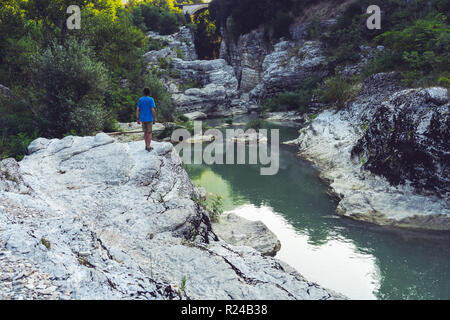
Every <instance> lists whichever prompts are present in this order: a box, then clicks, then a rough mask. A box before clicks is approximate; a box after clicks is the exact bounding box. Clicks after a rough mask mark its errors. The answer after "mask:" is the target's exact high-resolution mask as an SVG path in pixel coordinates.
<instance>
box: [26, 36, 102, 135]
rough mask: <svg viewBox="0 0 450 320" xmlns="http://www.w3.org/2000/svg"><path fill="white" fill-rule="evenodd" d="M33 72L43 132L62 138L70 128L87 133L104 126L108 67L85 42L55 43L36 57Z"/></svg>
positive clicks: (79, 132)
mask: <svg viewBox="0 0 450 320" xmlns="http://www.w3.org/2000/svg"><path fill="white" fill-rule="evenodd" d="M33 71H34V74H33V78H34V85H35V87H36V88H37V89H36V102H35V103H36V105H37V110H38V114H39V116H40V117H41V118H40V120H41V129H42V131H43V132H45V133H46V134H48V135H50V136H57V137H61V136H62V135H63V134H64V133H66V132H67V131H68V130H69V129H73V130H75V131H76V132H77V133H78V134H81V135H87V134H90V133H93V132H95V131H97V130H100V129H102V128H103V125H104V123H105V119H106V111H105V109H104V96H105V92H106V90H107V88H108V70H107V69H106V68H105V66H104V65H103V63H100V62H97V61H95V59H94V54H93V52H92V50H91V49H90V48H89V47H88V45H87V42H81V43H78V42H76V41H73V40H70V41H68V42H67V43H65V45H64V46H63V45H58V44H55V43H54V44H53V45H52V46H51V48H49V49H47V50H45V51H44V52H43V53H42V54H41V55H39V56H37V57H35V62H34V66H33Z"/></svg>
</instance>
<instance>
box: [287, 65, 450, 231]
mask: <svg viewBox="0 0 450 320" xmlns="http://www.w3.org/2000/svg"><path fill="white" fill-rule="evenodd" d="M449 108H450V103H449V99H448V92H447V90H446V89H444V88H438V87H436V88H427V89H420V88H419V89H403V88H401V87H400V86H399V85H398V75H396V74H395V73H390V74H377V75H374V76H372V77H370V78H369V79H367V80H366V81H365V82H364V83H362V84H361V86H360V88H359V94H358V96H357V97H356V99H355V100H354V101H353V102H352V103H351V104H350V105H349V106H348V108H346V109H345V110H342V111H339V112H336V111H334V110H326V111H323V112H322V113H320V114H319V115H318V117H317V118H316V119H315V120H313V121H312V122H311V124H310V125H309V126H307V127H306V128H304V129H302V130H301V133H300V137H299V138H298V139H297V140H295V141H293V142H291V143H294V144H298V145H299V147H300V153H299V154H300V156H301V157H303V158H305V159H307V160H310V161H312V162H313V163H314V164H316V165H317V167H318V168H319V169H320V171H321V175H322V177H323V178H324V179H326V180H327V181H329V183H330V186H331V188H332V190H333V191H334V192H335V193H336V195H337V196H338V197H339V198H340V201H339V205H338V208H337V213H338V214H340V215H343V216H346V217H350V218H353V219H357V220H362V221H367V222H371V223H375V224H380V225H386V226H395V227H406V228H416V229H431V230H450V207H449V201H448V199H449V194H450V190H449V176H450V175H449V168H448V161H449V158H448V152H449V144H448V142H449V141H450V135H449V132H450V130H449V124H450V118H449Z"/></svg>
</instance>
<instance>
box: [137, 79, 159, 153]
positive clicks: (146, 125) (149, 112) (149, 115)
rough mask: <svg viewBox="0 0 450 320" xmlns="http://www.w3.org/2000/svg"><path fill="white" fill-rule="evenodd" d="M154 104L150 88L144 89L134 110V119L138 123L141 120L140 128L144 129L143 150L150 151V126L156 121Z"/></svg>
mask: <svg viewBox="0 0 450 320" xmlns="http://www.w3.org/2000/svg"><path fill="white" fill-rule="evenodd" d="M155 108H156V105H155V100H153V98H152V97H150V89H149V88H145V89H144V96H143V97H142V98H140V99H139V103H138V106H137V110H136V121H137V123H138V124H141V122H142V129H143V130H144V140H145V150H147V151H148V152H150V151H152V150H153V148H152V147H150V144H151V143H152V127H153V125H154V124H155V123H156V111H155Z"/></svg>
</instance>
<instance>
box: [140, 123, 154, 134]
mask: <svg viewBox="0 0 450 320" xmlns="http://www.w3.org/2000/svg"><path fill="white" fill-rule="evenodd" d="M152 129H153V122H142V130H144V133H152Z"/></svg>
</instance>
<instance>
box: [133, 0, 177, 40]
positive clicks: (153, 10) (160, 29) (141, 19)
mask: <svg viewBox="0 0 450 320" xmlns="http://www.w3.org/2000/svg"><path fill="white" fill-rule="evenodd" d="M128 10H129V12H130V13H131V15H132V19H133V23H134V25H135V26H137V27H138V28H140V29H141V30H143V31H148V30H151V31H154V32H157V33H160V34H163V35H167V34H172V33H174V32H176V31H178V29H179V28H180V27H181V26H182V25H184V24H186V17H185V16H184V15H183V14H181V13H180V12H178V10H177V9H175V8H174V7H173V5H170V4H169V3H168V2H167V1H160V2H158V3H155V2H147V3H146V2H144V3H137V4H136V3H135V4H131V5H130V6H129V9H128Z"/></svg>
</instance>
